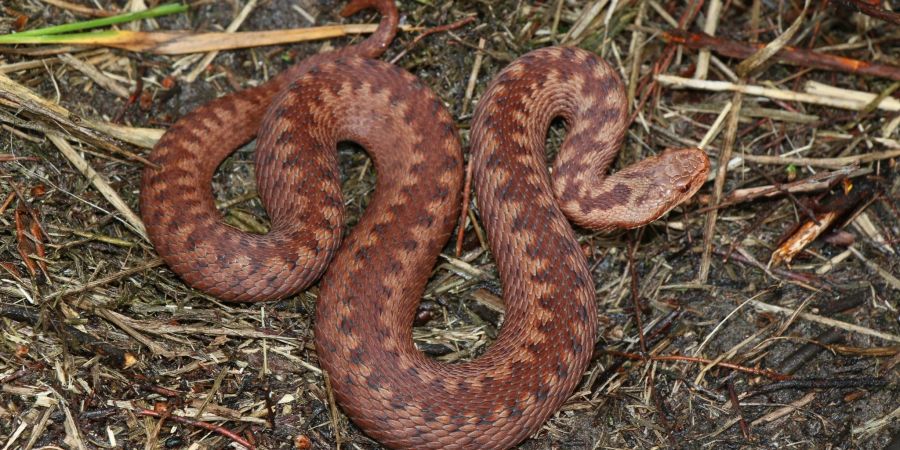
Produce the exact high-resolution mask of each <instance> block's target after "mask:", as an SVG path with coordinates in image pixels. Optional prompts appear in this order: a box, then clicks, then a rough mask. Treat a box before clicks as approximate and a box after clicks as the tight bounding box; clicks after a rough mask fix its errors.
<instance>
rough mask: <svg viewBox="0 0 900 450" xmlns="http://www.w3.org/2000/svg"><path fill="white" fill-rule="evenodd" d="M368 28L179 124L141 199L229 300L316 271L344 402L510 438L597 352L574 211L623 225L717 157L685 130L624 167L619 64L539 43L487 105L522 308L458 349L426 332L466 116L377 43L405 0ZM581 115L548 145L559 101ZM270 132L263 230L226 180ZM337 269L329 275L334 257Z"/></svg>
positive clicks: (167, 248)
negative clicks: (688, 144) (359, 162)
mask: <svg viewBox="0 0 900 450" xmlns="http://www.w3.org/2000/svg"><path fill="white" fill-rule="evenodd" d="M366 7H374V8H376V9H378V10H379V12H380V13H381V14H382V20H381V24H380V26H379V30H378V31H377V32H376V33H375V34H374V35H373V36H371V37H369V38H368V39H367V40H366V41H365V42H363V43H361V44H359V45H357V46H350V47H345V48H343V49H340V50H338V51H335V52H332V53H325V54H319V55H315V56H313V57H311V58H308V59H307V60H304V61H303V62H301V63H299V64H298V65H297V66H294V67H293V68H291V69H289V70H288V71H286V72H285V73H284V74H282V75H279V76H278V77H276V78H275V79H273V80H272V81H270V82H268V83H266V84H264V85H261V86H259V87H257V88H252V89H248V90H245V91H241V92H238V93H235V94H230V95H227V96H224V97H222V98H219V99H217V100H215V101H213V102H210V103H208V104H206V105H204V106H202V107H201V108H199V109H198V110H196V111H194V112H192V113H191V114H189V115H187V116H185V117H184V118H183V119H181V120H180V121H178V122H177V123H176V124H175V125H173V126H172V127H171V128H170V129H169V131H168V132H167V133H166V135H165V136H164V137H163V139H161V141H160V142H159V144H158V145H157V146H156V147H155V148H154V150H153V152H152V154H151V161H153V162H154V163H156V164H157V165H158V167H148V168H147V169H145V173H144V178H143V184H142V189H141V205H140V206H141V214H142V216H143V219H144V221H145V223H146V225H147V227H148V232H149V234H150V237H151V240H152V241H153V243H154V246H155V247H156V250H157V252H158V253H159V254H160V256H161V257H162V258H163V259H164V260H165V261H166V263H167V264H168V265H169V267H171V268H172V269H173V270H174V271H175V272H176V273H178V274H179V276H181V277H182V279H184V280H185V281H186V282H187V283H188V284H190V285H191V286H193V287H196V288H198V289H201V290H204V291H206V292H209V293H211V294H213V295H216V296H218V297H220V298H223V299H225V300H229V301H260V300H272V299H278V298H283V297H285V296H288V295H291V294H293V293H296V292H298V291H300V290H302V289H305V288H306V287H308V286H309V285H310V284H311V283H313V282H315V281H316V280H317V279H318V278H319V277H320V276H321V282H320V293H319V299H318V303H317V307H316V319H315V335H316V350H317V352H316V353H317V355H318V358H319V362H320V364H321V366H322V367H323V368H324V369H325V370H326V371H327V372H328V374H329V375H330V379H331V384H332V387H333V389H334V393H335V396H336V399H337V401H338V403H339V404H340V405H341V407H342V409H343V411H344V412H345V413H346V414H347V416H348V417H350V419H352V420H353V422H354V423H355V424H357V425H358V426H359V427H360V428H362V429H363V431H365V432H366V433H367V434H368V435H370V436H371V437H373V438H375V439H376V440H378V441H379V442H381V443H382V444H384V445H386V446H388V447H391V448H399V449H414V448H415V449H495V448H508V447H511V446H513V445H515V444H516V443H518V442H520V441H522V440H523V439H525V438H526V437H528V436H529V435H531V434H533V433H534V432H536V431H537V430H538V429H539V428H540V427H541V425H542V424H543V423H544V422H545V421H546V420H547V419H548V418H549V417H550V415H552V414H553V413H555V412H556V411H557V410H558V409H559V407H560V406H561V405H562V404H563V402H565V401H566V400H567V398H568V397H569V396H570V395H571V393H572V391H573V390H574V389H575V387H576V385H577V384H578V382H579V381H580V379H581V376H582V374H583V373H584V371H585V370H586V368H587V365H588V364H589V362H590V358H591V352H592V348H593V345H594V339H595V328H596V316H597V313H596V301H595V295H594V289H595V288H594V284H593V281H592V279H591V276H590V272H589V270H588V266H587V262H586V260H585V257H584V255H583V253H582V251H581V249H580V247H579V245H578V243H577V241H576V239H575V234H574V232H573V230H572V227H571V225H569V222H568V220H567V218H566V216H568V217H569V219H571V220H573V221H575V222H576V223H578V224H580V225H583V226H587V227H591V228H596V229H601V230H610V229H613V228H617V227H634V226H639V225H643V224H646V223H648V222H650V221H652V220H654V219H656V218H657V217H659V216H660V215H662V214H664V213H665V212H666V211H668V210H669V209H671V208H672V207H673V206H675V205H676V204H678V203H679V202H681V201H682V200H684V199H686V198H688V197H689V196H691V195H693V193H694V192H696V190H697V189H699V187H700V186H701V185H702V183H703V181H704V179H705V174H706V171H707V169H708V165H709V163H708V160H707V159H706V156H705V155H704V154H703V152H701V151H699V150H696V149H688V150H668V151H666V152H664V153H662V154H661V155H659V156H656V157H652V158H649V159H646V160H643V161H641V162H639V163H637V164H635V165H632V166H630V167H628V168H626V169H623V170H621V171H619V172H618V173H616V174H615V175H612V176H606V175H605V171H606V170H607V168H608V166H609V165H610V164H611V162H612V161H613V159H614V158H615V156H616V153H617V151H618V147H619V145H620V142H621V140H622V137H623V135H624V132H625V129H626V127H627V123H626V118H625V116H626V111H625V99H624V94H623V93H622V87H621V82H620V81H619V78H618V77H617V75H616V74H615V73H614V72H613V71H612V69H611V68H610V67H609V66H608V65H607V64H606V63H604V62H603V61H601V60H599V59H598V58H597V57H596V56H595V55H593V54H591V53H589V52H586V51H583V50H577V49H573V48H546V49H540V50H536V51H534V52H531V53H529V54H527V55H525V56H523V57H522V58H520V59H518V60H517V61H515V62H513V63H512V64H511V65H510V66H508V67H507V68H506V69H504V70H503V71H502V72H501V73H500V74H499V75H498V76H497V77H496V78H495V80H494V81H493V82H492V83H491V85H490V87H489V88H488V90H487V91H486V92H485V94H484V95H483V97H482V98H481V100H480V101H479V103H478V107H477V109H476V112H475V115H474V117H473V121H472V132H471V156H470V164H472V165H473V182H474V188H475V193H476V196H477V201H478V207H479V212H480V216H481V220H482V222H483V224H484V227H485V229H486V231H487V236H488V241H489V243H490V247H491V251H492V254H493V256H494V259H495V262H496V266H497V271H498V273H499V275H500V279H501V282H502V284H503V291H504V301H505V304H506V314H505V319H504V325H503V326H502V328H501V330H500V333H499V335H498V337H497V339H496V340H495V342H494V343H493V344H492V345H491V347H490V348H489V349H488V350H487V352H486V353H485V354H483V355H481V356H479V357H478V358H476V359H475V360H473V361H471V362H466V363H461V364H444V363H439V362H437V361H435V360H433V359H430V358H428V357H426V356H424V355H423V354H422V353H421V352H419V351H418V350H417V349H416V348H415V345H414V344H413V341H412V322H413V317H414V315H415V312H416V307H417V305H418V302H419V300H420V297H421V294H422V292H423V290H424V288H425V285H426V283H427V281H428V278H429V276H430V274H431V270H432V267H433V266H434V264H435V262H436V260H437V258H438V255H439V254H440V252H441V249H442V248H443V246H444V245H445V243H446V241H447V239H448V237H449V236H450V233H451V231H452V229H453V227H454V226H455V221H456V216H457V214H458V209H459V205H460V201H461V190H462V186H461V185H462V172H463V158H462V152H461V149H460V144H459V138H458V136H457V131H456V128H455V125H454V121H453V119H452V117H451V116H450V114H449V113H448V112H447V110H446V108H445V107H444V106H443V104H442V103H441V102H440V101H439V100H438V98H437V97H436V96H435V95H434V94H433V93H432V92H431V91H430V90H429V89H428V88H427V87H425V86H424V85H422V83H421V82H420V81H419V80H418V79H417V78H416V77H415V76H413V75H411V74H410V73H408V72H406V71H404V70H402V69H400V68H398V67H396V66H393V65H390V64H387V63H384V62H380V61H377V60H375V59H373V58H375V57H377V56H378V55H380V54H381V52H382V51H383V50H384V48H386V46H387V44H388V43H389V42H390V40H391V39H392V38H393V35H394V33H395V30H396V26H397V11H396V8H395V7H394V5H393V2H392V1H387V0H355V1H353V2H351V4H350V6H348V8H345V10H344V13H346V14H350V13H353V12H355V11H357V10H360V9H363V8H366ZM555 118H563V119H564V121H565V122H566V126H567V137H566V139H565V142H564V143H563V145H562V147H561V149H560V153H559V156H558V157H557V159H556V161H555V163H554V165H553V177H552V179H551V177H550V176H549V174H548V170H547V168H546V166H545V164H544V160H545V159H544V143H545V139H546V134H547V130H548V128H549V126H550V122H551V121H552V120H553V119H555ZM254 136H257V139H258V148H257V153H256V155H255V158H256V178H257V183H258V190H259V194H260V198H261V200H262V202H263V204H264V206H265V208H266V211H267V213H268V214H269V217H270V218H271V222H272V227H271V232H270V233H269V234H267V235H264V236H260V235H254V234H249V233H243V232H240V231H238V230H235V229H233V228H230V227H228V226H227V225H224V224H223V222H222V221H221V217H220V214H219V213H218V212H217V211H216V209H215V205H214V202H213V197H212V190H211V186H210V181H211V178H212V175H213V173H214V171H215V169H216V167H217V166H218V165H219V164H220V163H221V161H222V160H223V159H224V158H225V157H227V156H228V155H229V154H230V153H231V152H233V150H234V149H235V148H237V147H238V146H239V145H241V144H242V143H244V142H247V141H249V140H250V139H252V138H253V137H254ZM341 141H353V142H356V143H358V144H360V145H361V146H362V147H364V148H365V149H366V151H367V152H368V153H369V155H370V156H371V158H372V160H373V162H374V166H375V169H376V172H377V182H376V188H375V191H374V194H373V196H372V198H371V201H370V203H369V205H368V206H367V208H366V211H365V212H364V214H363V216H362V217H361V219H360V221H359V223H358V224H357V225H355V226H354V228H353V230H352V231H351V232H350V233H349V235H348V236H347V237H346V238H345V239H344V240H343V242H341V235H342V226H343V209H342V205H343V200H342V196H341V191H340V176H339V171H338V166H337V158H336V146H337V144H338V143H339V142H341ZM323 272H324V275H322V273H323Z"/></svg>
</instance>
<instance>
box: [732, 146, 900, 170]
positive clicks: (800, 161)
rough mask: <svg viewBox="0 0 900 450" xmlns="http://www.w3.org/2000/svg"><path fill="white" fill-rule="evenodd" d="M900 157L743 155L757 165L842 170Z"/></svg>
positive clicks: (876, 154)
mask: <svg viewBox="0 0 900 450" xmlns="http://www.w3.org/2000/svg"><path fill="white" fill-rule="evenodd" d="M898 156H900V149H897V150H889V151H886V152H872V153H863V154H860V155H853V156H841V157H838V158H788V157H785V158H782V157H781V156H768V155H743V156H741V158H743V159H744V160H745V161H749V162H753V163H757V164H776V165H795V166H813V167H823V168H827V169H841V168H845V167H847V166H851V165H854V164H862V163H867V162H872V161H880V160H883V159H891V158H896V157H898Z"/></svg>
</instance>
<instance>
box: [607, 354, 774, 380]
mask: <svg viewBox="0 0 900 450" xmlns="http://www.w3.org/2000/svg"><path fill="white" fill-rule="evenodd" d="M605 352H606V353H608V354H610V355H615V356H621V357H623V358H628V359H635V360H644V359H647V358H646V357H644V356H642V355H638V354H636V353H626V352H619V351H615V350H605ZM650 359H651V360H653V361H686V362H695V363H699V364H704V365H705V364H711V363H713V362H714V361H712V360H709V359H706V358H700V357H697V356H682V355H656V356H650ZM714 365H715V366H718V367H724V368H726V369H731V370H736V371H738V372H744V373H751V374H754V375H762V376H764V377H767V378H772V379H773V380H790V379H791V377H790V376H788V375H783V374H780V373H778V372H775V371H773V370H768V369H757V368H754V367H745V366H741V365H738V364H731V363H726V362H718V363H715V364H714Z"/></svg>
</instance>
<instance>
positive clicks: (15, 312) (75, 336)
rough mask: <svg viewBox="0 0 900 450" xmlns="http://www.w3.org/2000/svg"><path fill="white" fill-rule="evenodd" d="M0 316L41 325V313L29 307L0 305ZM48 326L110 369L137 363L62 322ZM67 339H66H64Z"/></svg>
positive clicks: (110, 346)
mask: <svg viewBox="0 0 900 450" xmlns="http://www.w3.org/2000/svg"><path fill="white" fill-rule="evenodd" d="M0 316H2V317H6V318H8V319H12V320H15V321H17V322H22V323H27V324H28V325H31V326H32V327H36V326H38V325H39V324H40V323H41V313H40V311H39V310H38V309H37V308H33V307H30V306H16V305H7V304H3V303H0ZM49 324H50V325H51V326H52V327H53V329H55V330H56V332H57V333H58V334H59V336H60V338H62V339H63V340H64V341H66V340H67V341H68V342H70V343H75V344H77V348H80V349H83V350H85V351H87V352H89V353H91V354H95V355H100V356H103V359H104V360H105V361H107V363H108V364H110V366H112V367H117V368H123V369H127V368H129V367H131V366H133V365H134V364H135V363H137V361H138V360H137V357H135V356H134V355H133V354H131V353H129V352H126V351H125V350H122V349H120V348H118V347H116V346H113V345H111V344H108V343H106V342H103V341H101V340H99V339H97V338H95V337H94V336H92V335H90V334H88V333H85V332H82V331H81V330H79V329H78V328H75V327H73V326H70V325H67V324H66V323H65V322H64V321H62V320H56V319H54V318H52V317H50V318H49ZM66 338H68V339H66Z"/></svg>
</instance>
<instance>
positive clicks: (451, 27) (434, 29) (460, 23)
mask: <svg viewBox="0 0 900 450" xmlns="http://www.w3.org/2000/svg"><path fill="white" fill-rule="evenodd" d="M474 21H475V16H468V17H464V18H462V19H459V20H457V21H456V22H453V23H449V24H446V25H438V26H436V27H431V28H429V29H427V30H425V31H423V32H421V33H419V35H418V36H416V37H414V38H413V40H412V41H410V43H409V44H408V45H407V46H406V48H404V49H403V51H401V52H400V53H398V54H397V56H395V57H394V58H393V59H391V64H397V61H399V60H400V58H402V57H403V56H405V55H406V54H407V53H409V51H410V50H411V49H412V48H413V47H415V46H416V44H418V43H419V42H421V41H422V39H425V38H426V37H428V36H431V35H432V34H435V33H443V32H445V31H452V30H455V29H457V28H461V27H462V26H463V25H466V24H468V23H471V22H474ZM482 47H483V46H482ZM476 57H477V56H476Z"/></svg>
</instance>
